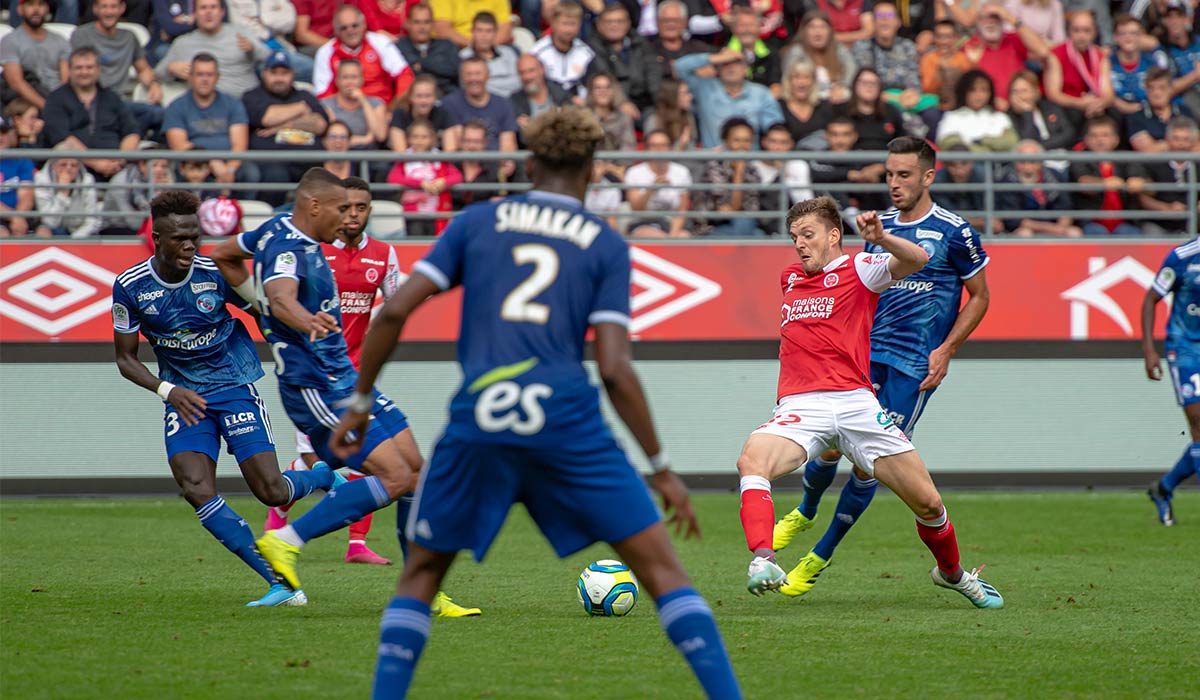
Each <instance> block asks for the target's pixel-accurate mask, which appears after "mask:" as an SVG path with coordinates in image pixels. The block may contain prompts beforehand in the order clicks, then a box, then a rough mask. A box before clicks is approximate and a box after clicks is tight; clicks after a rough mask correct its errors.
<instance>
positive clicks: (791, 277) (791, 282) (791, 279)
mask: <svg viewBox="0 0 1200 700" xmlns="http://www.w3.org/2000/svg"><path fill="white" fill-rule="evenodd" d="M799 281H800V275H797V274H796V273H795V272H792V273H790V274H788V286H787V289H785V290H783V293H784V294H787V293H788V292H790V291H792V287H794V286H796V282H799Z"/></svg>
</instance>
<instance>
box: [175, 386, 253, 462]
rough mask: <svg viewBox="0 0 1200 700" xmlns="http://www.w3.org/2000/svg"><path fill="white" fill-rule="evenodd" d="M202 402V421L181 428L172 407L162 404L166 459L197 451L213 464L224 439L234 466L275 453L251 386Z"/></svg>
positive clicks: (231, 390)
mask: <svg viewBox="0 0 1200 700" xmlns="http://www.w3.org/2000/svg"><path fill="white" fill-rule="evenodd" d="M204 400H205V401H207V402H208V405H207V407H206V408H205V409H204V418H203V419H201V420H200V422H199V423H197V424H196V425H190V426H189V425H184V423H183V421H182V420H180V418H179V411H178V410H176V409H175V407H174V406H172V405H171V404H169V403H165V404H164V405H165V406H166V412H165V413H164V415H163V435H164V436H165V438H166V444H167V459H168V460H170V459H172V458H174V457H175V455H177V454H179V453H180V452H199V453H201V454H204V455H208V457H209V459H211V460H212V461H213V462H216V461H217V457H218V456H219V454H220V452H221V438H225V444H226V446H227V447H228V452H229V454H231V455H233V456H234V458H235V459H236V460H237V461H238V464H241V463H242V462H244V461H246V460H247V459H249V458H250V457H253V456H254V455H256V454H258V453H259V452H274V451H275V436H274V435H273V434H272V433H271V419H270V418H269V417H268V416H267V406H266V404H264V403H263V400H262V397H261V396H259V395H258V391H257V390H255V388H254V385H253V384H245V385H242V386H237V387H233V388H232V389H225V390H224V391H219V392H217V393H215V394H210V395H208V396H205V397H204Z"/></svg>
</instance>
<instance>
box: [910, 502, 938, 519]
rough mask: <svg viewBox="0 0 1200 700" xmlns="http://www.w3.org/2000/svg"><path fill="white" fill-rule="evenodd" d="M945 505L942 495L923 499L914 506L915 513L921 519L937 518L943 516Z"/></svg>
mask: <svg viewBox="0 0 1200 700" xmlns="http://www.w3.org/2000/svg"><path fill="white" fill-rule="evenodd" d="M944 508H945V506H944V505H943V504H942V499H941V497H940V496H935V497H933V498H927V499H921V500H919V501H918V502H916V503H914V504H913V506H912V511H913V515H916V516H917V517H918V518H920V519H921V520H936V519H937V518H939V517H941V515H942V510H943V509H944Z"/></svg>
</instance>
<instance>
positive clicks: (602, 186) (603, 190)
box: [583, 158, 627, 234]
mask: <svg viewBox="0 0 1200 700" xmlns="http://www.w3.org/2000/svg"><path fill="white" fill-rule="evenodd" d="M620 184H621V176H620V175H618V174H617V173H616V172H615V169H614V168H613V167H612V166H611V165H609V164H608V163H605V162H604V161H602V160H600V159H599V158H597V159H595V160H594V161H592V179H591V180H590V185H589V186H588V189H587V194H586V195H584V198H583V206H584V207H586V208H587V210H588V211H590V212H593V213H595V214H596V215H598V216H602V217H604V220H605V221H607V222H608V225H609V226H612V227H613V228H614V229H616V230H617V232H619V233H621V234H624V233H625V229H626V228H627V227H626V226H625V223H626V220H624V219H622V218H620V217H618V216H617V214H618V213H620V212H621V210H622V207H623V206H624V200H623V197H622V194H621V188H620Z"/></svg>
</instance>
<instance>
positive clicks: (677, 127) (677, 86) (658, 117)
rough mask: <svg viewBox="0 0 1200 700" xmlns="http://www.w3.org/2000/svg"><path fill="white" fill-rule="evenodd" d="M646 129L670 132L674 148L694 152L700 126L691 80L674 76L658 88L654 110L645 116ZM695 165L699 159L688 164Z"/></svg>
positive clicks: (691, 166) (690, 166) (691, 167)
mask: <svg viewBox="0 0 1200 700" xmlns="http://www.w3.org/2000/svg"><path fill="white" fill-rule="evenodd" d="M644 129H645V131H646V132H647V133H649V132H651V131H655V130H659V131H664V132H666V134H667V136H670V137H671V150H674V151H690V150H691V149H692V148H694V147H695V145H696V138H697V135H698V134H699V133H700V128H699V127H698V126H697V125H696V112H695V110H694V109H693V99H692V89H691V88H689V87H688V85H687V83H685V82H683V81H680V80H674V79H671V80H665V81H663V84H662V85H661V86H659V88H658V99H656V100H655V101H654V110H653V111H652V112H650V114H649V115H647V117H646V119H645V122H644ZM695 164H696V161H688V162H687V163H686V165H688V167H689V168H690V169H691V170H693V171H695V170H696V168H695V167H693V166H694V165H695ZM695 174H696V172H693V175H695Z"/></svg>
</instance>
